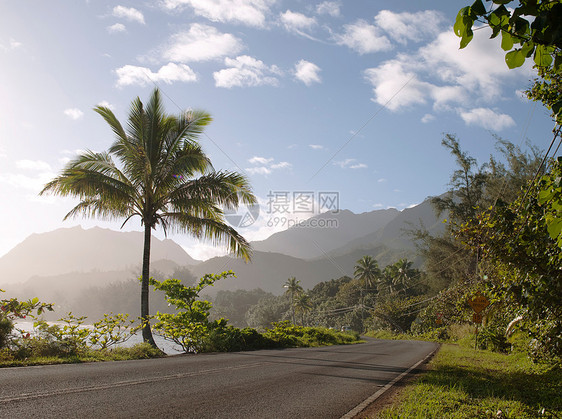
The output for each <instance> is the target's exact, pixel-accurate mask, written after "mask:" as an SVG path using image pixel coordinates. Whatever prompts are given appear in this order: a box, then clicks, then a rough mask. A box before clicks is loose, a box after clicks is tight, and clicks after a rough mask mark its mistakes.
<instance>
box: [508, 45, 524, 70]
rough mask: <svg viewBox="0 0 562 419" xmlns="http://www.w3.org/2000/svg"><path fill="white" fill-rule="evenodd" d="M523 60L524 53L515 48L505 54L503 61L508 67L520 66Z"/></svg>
mask: <svg viewBox="0 0 562 419" xmlns="http://www.w3.org/2000/svg"><path fill="white" fill-rule="evenodd" d="M524 62H525V54H523V52H522V51H521V50H520V49H515V50H513V51H510V52H508V53H507V54H505V63H506V64H507V66H508V67H509V68H517V67H521V66H522V65H523V63H524Z"/></svg>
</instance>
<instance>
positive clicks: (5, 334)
mask: <svg viewBox="0 0 562 419" xmlns="http://www.w3.org/2000/svg"><path fill="white" fill-rule="evenodd" d="M13 328H14V324H13V323H12V321H11V320H10V319H8V318H5V317H4V318H0V348H4V347H5V346H6V345H7V344H8V339H9V336H10V333H12V329H13Z"/></svg>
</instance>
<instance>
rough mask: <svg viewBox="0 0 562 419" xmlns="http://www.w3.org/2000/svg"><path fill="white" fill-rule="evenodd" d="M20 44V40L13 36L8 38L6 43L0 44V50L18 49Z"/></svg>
mask: <svg viewBox="0 0 562 419" xmlns="http://www.w3.org/2000/svg"><path fill="white" fill-rule="evenodd" d="M22 45H23V44H22V43H21V42H19V41H16V40H15V39H14V38H10V39H8V45H3V44H0V50H1V51H6V52H8V51H12V50H14V49H18V48H19V47H21V46H22Z"/></svg>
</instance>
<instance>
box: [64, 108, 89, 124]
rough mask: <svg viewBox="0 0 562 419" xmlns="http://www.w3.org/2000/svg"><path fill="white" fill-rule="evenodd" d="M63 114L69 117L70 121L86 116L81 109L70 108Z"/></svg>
mask: <svg viewBox="0 0 562 419" xmlns="http://www.w3.org/2000/svg"><path fill="white" fill-rule="evenodd" d="M63 113H64V114H65V115H66V116H68V117H69V118H70V119H73V120H75V121H76V120H77V119H80V118H82V117H83V116H84V112H82V111H81V110H80V109H78V108H69V109H65V110H64V111H63Z"/></svg>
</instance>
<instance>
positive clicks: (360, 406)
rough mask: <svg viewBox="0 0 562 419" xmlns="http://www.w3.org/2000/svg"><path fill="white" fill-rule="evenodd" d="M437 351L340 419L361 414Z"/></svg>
mask: <svg viewBox="0 0 562 419" xmlns="http://www.w3.org/2000/svg"><path fill="white" fill-rule="evenodd" d="M438 349H439V347H437V348H435V349H434V350H433V351H431V352H430V353H429V354H428V355H427V356H426V357H425V358H424V359H422V360H421V361H418V362H416V363H415V364H414V365H412V366H411V367H410V368H408V369H407V370H406V371H404V372H403V373H402V374H400V375H399V376H397V377H396V378H394V379H393V380H392V381H391V382H389V383H388V384H387V385H385V386H384V387H383V388H381V389H380V390H379V391H377V392H376V393H375V394H373V395H372V396H370V397H368V398H366V399H365V400H363V401H362V402H361V403H359V404H358V405H357V406H355V407H354V408H353V409H351V410H350V411H349V412H347V413H346V414H345V415H343V416H342V417H341V418H340V419H352V418H354V417H355V416H357V415H358V414H359V413H361V412H362V411H363V410H365V409H366V408H367V407H368V406H369V405H370V404H371V403H373V402H374V401H375V400H377V399H378V398H379V397H380V396H382V395H383V394H384V393H385V392H386V391H388V390H389V389H390V388H391V387H392V386H393V385H394V384H396V383H397V382H398V381H400V380H401V379H402V378H404V377H405V376H406V375H408V374H409V373H410V372H411V371H412V370H413V369H414V368H417V367H418V366H419V365H421V364H423V363H424V362H425V361H426V360H427V359H428V358H430V357H431V356H432V355H433V354H434V353H435V352H437V350H438Z"/></svg>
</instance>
